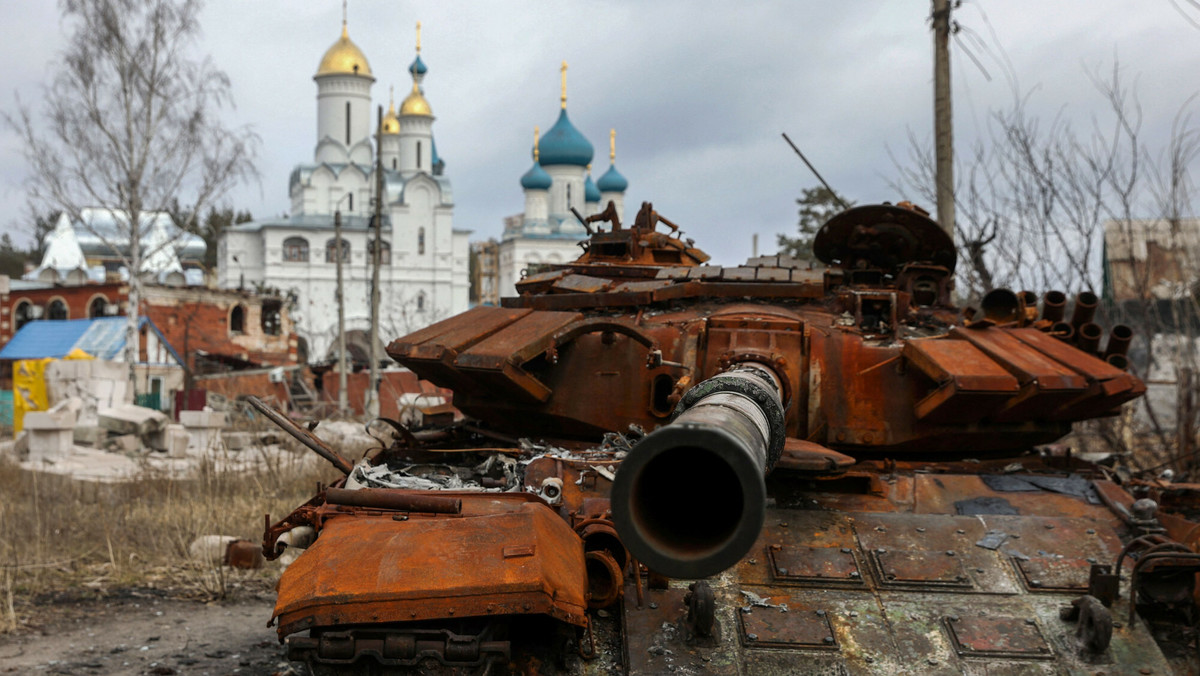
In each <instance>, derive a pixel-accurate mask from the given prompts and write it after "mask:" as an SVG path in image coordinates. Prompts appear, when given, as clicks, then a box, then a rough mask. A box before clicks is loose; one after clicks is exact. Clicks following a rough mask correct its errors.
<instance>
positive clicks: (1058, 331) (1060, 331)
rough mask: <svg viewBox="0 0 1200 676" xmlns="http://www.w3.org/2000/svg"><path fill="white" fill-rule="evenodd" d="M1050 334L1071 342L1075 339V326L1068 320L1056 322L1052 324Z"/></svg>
mask: <svg viewBox="0 0 1200 676" xmlns="http://www.w3.org/2000/svg"><path fill="white" fill-rule="evenodd" d="M1050 335H1052V336H1054V337H1055V338H1057V339H1059V340H1062V341H1066V342H1068V343H1069V342H1071V341H1072V340H1074V339H1075V327H1074V326H1071V325H1070V324H1069V323H1067V322H1055V323H1054V324H1053V325H1051V326H1050Z"/></svg>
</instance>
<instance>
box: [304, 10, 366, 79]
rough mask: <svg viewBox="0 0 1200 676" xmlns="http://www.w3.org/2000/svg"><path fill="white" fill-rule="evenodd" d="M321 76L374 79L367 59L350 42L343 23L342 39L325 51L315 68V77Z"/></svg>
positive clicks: (356, 46)
mask: <svg viewBox="0 0 1200 676" xmlns="http://www.w3.org/2000/svg"><path fill="white" fill-rule="evenodd" d="M322 75H361V76H363V77H369V78H372V79H374V77H373V76H372V75H371V65H370V64H368V63H367V57H366V56H365V55H363V53H362V50H361V49H359V48H358V45H356V44H354V43H353V42H351V41H350V34H349V32H347V30H346V24H345V23H343V24H342V37H340V38H338V41H337V42H335V43H333V46H332V47H330V48H329V49H328V50H326V52H325V56H322V57H321V65H319V66H317V74H316V76H315V77H321V76H322Z"/></svg>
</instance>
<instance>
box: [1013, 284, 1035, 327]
mask: <svg viewBox="0 0 1200 676" xmlns="http://www.w3.org/2000/svg"><path fill="white" fill-rule="evenodd" d="M1017 298H1019V299H1021V315H1022V321H1021V323H1022V324H1032V323H1033V322H1035V321H1037V302H1038V297H1037V294H1036V293H1034V292H1032V291H1022V292H1020V293H1018V294H1017Z"/></svg>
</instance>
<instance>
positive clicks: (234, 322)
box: [229, 304, 246, 334]
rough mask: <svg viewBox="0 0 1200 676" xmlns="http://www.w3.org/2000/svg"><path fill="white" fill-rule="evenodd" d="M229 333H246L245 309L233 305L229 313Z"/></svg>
mask: <svg viewBox="0 0 1200 676" xmlns="http://www.w3.org/2000/svg"><path fill="white" fill-rule="evenodd" d="M229 332H230V333H234V334H241V333H245V332H246V308H244V307H242V306H241V305H240V304H239V305H234V306H233V309H232V310H230V311H229Z"/></svg>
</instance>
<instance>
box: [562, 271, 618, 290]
mask: <svg viewBox="0 0 1200 676" xmlns="http://www.w3.org/2000/svg"><path fill="white" fill-rule="evenodd" d="M611 286H612V281H610V280H607V279H604V278H602V277H589V276H587V275H567V276H566V277H563V278H562V279H560V280H558V281H556V282H554V286H553V287H552V288H553V289H554V291H555V292H558V293H599V292H601V291H605V290H607V289H608V288H609V287H611Z"/></svg>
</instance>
